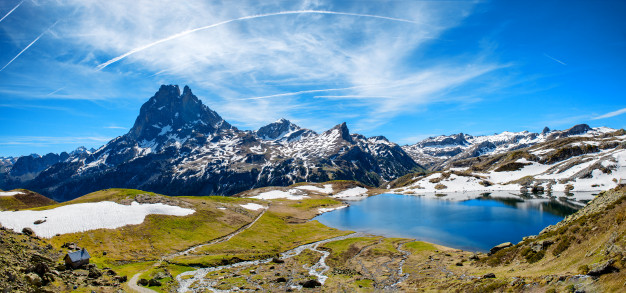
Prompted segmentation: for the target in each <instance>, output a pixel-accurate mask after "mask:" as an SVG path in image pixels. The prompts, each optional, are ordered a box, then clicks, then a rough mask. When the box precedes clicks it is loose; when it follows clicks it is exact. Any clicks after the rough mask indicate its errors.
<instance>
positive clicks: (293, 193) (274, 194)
mask: <svg viewBox="0 0 626 293" xmlns="http://www.w3.org/2000/svg"><path fill="white" fill-rule="evenodd" d="M298 193H300V191H298V190H296V189H290V190H289V191H282V190H272V191H267V192H263V193H261V194H259V195H256V196H252V197H251V198H256V199H277V198H286V199H291V200H300V199H304V198H308V196H306V195H300V194H298Z"/></svg>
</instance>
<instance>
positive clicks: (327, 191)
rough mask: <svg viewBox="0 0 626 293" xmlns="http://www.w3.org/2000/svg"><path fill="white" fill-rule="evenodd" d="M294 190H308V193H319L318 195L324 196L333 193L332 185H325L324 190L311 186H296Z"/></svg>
mask: <svg viewBox="0 0 626 293" xmlns="http://www.w3.org/2000/svg"><path fill="white" fill-rule="evenodd" d="M296 188H297V189H303V190H309V191H315V192H319V193H325V194H331V193H333V185H332V184H325V185H324V188H321V187H317V186H313V185H304V186H298V187H296Z"/></svg>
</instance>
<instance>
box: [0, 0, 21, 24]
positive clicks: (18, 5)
mask: <svg viewBox="0 0 626 293" xmlns="http://www.w3.org/2000/svg"><path fill="white" fill-rule="evenodd" d="M22 3H24V1H23V0H22V1H21V2H20V3H17V5H15V7H13V9H11V11H9V12H8V13H7V14H5V15H4V16H3V17H2V18H0V22H2V21H3V20H4V19H5V18H7V16H9V15H10V14H11V13H13V11H14V10H15V9H17V8H18V7H20V5H22Z"/></svg>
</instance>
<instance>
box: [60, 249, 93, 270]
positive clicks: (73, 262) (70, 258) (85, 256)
mask: <svg viewBox="0 0 626 293" xmlns="http://www.w3.org/2000/svg"><path fill="white" fill-rule="evenodd" d="M89 258H91V256H90V255H89V252H87V250H86V249H84V248H83V249H81V250H78V251H74V252H70V253H68V254H66V255H65V258H64V259H65V264H66V265H69V266H71V267H72V268H74V269H75V268H79V267H81V266H84V265H86V264H89Z"/></svg>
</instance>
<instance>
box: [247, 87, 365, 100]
mask: <svg viewBox="0 0 626 293" xmlns="http://www.w3.org/2000/svg"><path fill="white" fill-rule="evenodd" d="M363 87H366V86H352V87H344V88H336V89H320V90H306V91H298V92H291V93H282V94H275V95H269V96H262V97H252V98H243V99H238V100H241V101H245V100H261V99H267V98H275V97H284V96H297V95H300V94H309V93H319V92H331V91H343V90H352V89H357V88H363Z"/></svg>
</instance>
